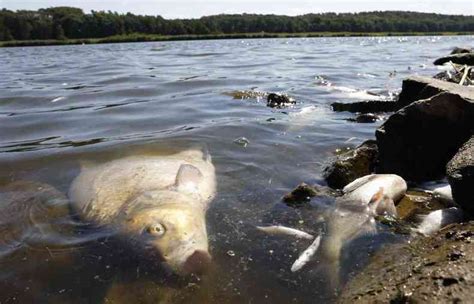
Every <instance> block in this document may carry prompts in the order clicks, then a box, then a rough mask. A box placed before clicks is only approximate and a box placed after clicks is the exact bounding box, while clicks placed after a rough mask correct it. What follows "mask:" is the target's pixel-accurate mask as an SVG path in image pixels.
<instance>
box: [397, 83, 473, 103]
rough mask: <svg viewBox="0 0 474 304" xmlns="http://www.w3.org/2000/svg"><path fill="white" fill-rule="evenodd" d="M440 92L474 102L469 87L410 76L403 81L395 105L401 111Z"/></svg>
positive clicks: (471, 90)
mask: <svg viewBox="0 0 474 304" xmlns="http://www.w3.org/2000/svg"><path fill="white" fill-rule="evenodd" d="M441 92H449V93H452V94H458V95H460V96H461V97H463V98H469V99H471V100H474V89H472V88H470V87H466V86H461V85H458V84H455V83H451V82H446V81H443V80H439V79H434V78H431V77H425V76H411V77H409V78H407V79H405V80H404V81H403V85H402V91H401V92H400V96H399V97H398V101H397V103H398V105H399V106H400V109H401V108H403V107H405V106H407V105H409V104H411V103H413V102H414V101H417V100H420V99H427V98H430V97H433V96H435V95H437V94H439V93H441Z"/></svg>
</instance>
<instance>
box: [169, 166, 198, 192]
mask: <svg viewBox="0 0 474 304" xmlns="http://www.w3.org/2000/svg"><path fill="white" fill-rule="evenodd" d="M201 179H202V173H201V171H199V169H198V168H196V167H194V166H193V165H189V164H183V165H181V167H179V170H178V174H177V175H176V181H175V187H176V189H178V191H184V192H195V190H196V188H197V186H198V184H199V182H200V181H201Z"/></svg>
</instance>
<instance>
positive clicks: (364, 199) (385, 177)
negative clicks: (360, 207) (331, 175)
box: [342, 174, 407, 204]
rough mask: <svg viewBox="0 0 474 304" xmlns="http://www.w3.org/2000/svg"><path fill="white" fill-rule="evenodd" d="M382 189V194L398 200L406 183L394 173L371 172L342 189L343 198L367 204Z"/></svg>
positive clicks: (403, 191) (405, 189) (402, 194)
mask: <svg viewBox="0 0 474 304" xmlns="http://www.w3.org/2000/svg"><path fill="white" fill-rule="evenodd" d="M380 188H382V189H383V194H384V195H385V196H386V197H388V198H390V199H392V200H393V201H394V202H397V201H399V200H400V199H401V198H402V197H403V196H404V195H405V193H406V191H407V183H406V182H405V180H404V179H403V178H401V177H400V176H398V175H395V174H371V175H366V176H364V177H361V178H358V179H356V180H355V181H353V182H352V183H350V184H348V185H347V186H345V187H344V189H343V190H342V191H343V193H344V196H343V197H344V199H345V200H353V201H355V202H357V201H358V202H360V203H362V204H367V203H368V202H369V201H370V200H371V199H372V197H373V196H374V195H375V194H376V193H377V192H379V191H380Z"/></svg>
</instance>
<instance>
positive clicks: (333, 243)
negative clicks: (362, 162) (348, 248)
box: [292, 174, 407, 287]
mask: <svg viewBox="0 0 474 304" xmlns="http://www.w3.org/2000/svg"><path fill="white" fill-rule="evenodd" d="M406 189H407V185H406V182H405V181H404V180H403V178H401V177H399V176H397V175H392V174H380V175H379V174H377V175H376V174H374V175H369V176H365V177H362V178H360V179H357V180H355V181H354V182H352V183H351V184H349V185H348V186H346V187H345V188H344V190H343V191H344V193H345V194H344V195H343V196H342V197H339V198H337V199H336V204H335V207H334V209H333V210H332V211H331V212H328V213H327V215H326V231H325V234H324V235H323V236H322V237H321V240H320V244H318V247H316V246H314V245H315V243H317V242H315V243H313V244H312V245H311V246H313V247H311V246H310V248H311V249H310V248H308V251H305V252H304V253H303V255H304V256H303V255H302V256H300V258H298V260H297V261H298V263H297V265H296V266H294V267H292V269H295V271H298V270H300V269H302V268H303V267H304V265H305V264H306V263H308V262H309V261H310V259H311V256H313V255H314V254H315V253H316V252H317V251H318V252H320V254H321V258H322V260H323V261H324V263H325V267H326V268H327V272H328V275H329V279H330V285H331V286H333V287H336V286H338V282H339V269H340V257H341V250H342V247H343V246H344V245H345V244H347V243H348V242H350V241H352V240H354V239H356V238H357V237H360V236H362V235H367V234H374V233H376V232H377V227H376V222H375V216H378V215H386V214H388V215H391V216H394V217H396V216H397V213H396V208H395V205H394V201H395V200H399V199H400V198H401V197H403V195H404V194H405V192H406ZM313 248H315V249H314V252H313ZM318 248H319V250H318ZM308 252H309V253H311V254H308ZM308 257H309V258H308Z"/></svg>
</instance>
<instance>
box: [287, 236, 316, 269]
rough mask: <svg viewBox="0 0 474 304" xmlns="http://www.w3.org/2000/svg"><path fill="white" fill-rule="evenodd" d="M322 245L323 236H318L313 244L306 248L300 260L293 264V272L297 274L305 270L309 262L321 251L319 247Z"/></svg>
mask: <svg viewBox="0 0 474 304" xmlns="http://www.w3.org/2000/svg"><path fill="white" fill-rule="evenodd" d="M320 244H321V235H318V236H317V237H316V238H315V239H314V241H313V243H312V244H311V245H310V246H309V247H308V248H306V250H305V251H303V253H302V254H301V255H300V256H299V257H298V259H297V260H296V261H295V262H294V263H293V265H292V266H291V271H292V272H296V271H298V270H300V269H301V268H303V267H304V266H305V265H306V264H308V262H309V261H311V259H312V258H313V256H314V254H315V253H316V251H318V249H319V245H320Z"/></svg>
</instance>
